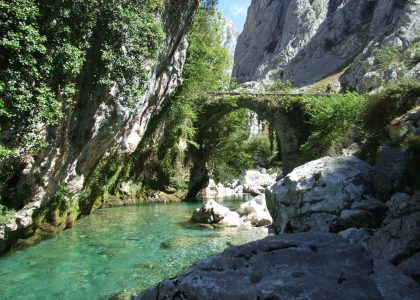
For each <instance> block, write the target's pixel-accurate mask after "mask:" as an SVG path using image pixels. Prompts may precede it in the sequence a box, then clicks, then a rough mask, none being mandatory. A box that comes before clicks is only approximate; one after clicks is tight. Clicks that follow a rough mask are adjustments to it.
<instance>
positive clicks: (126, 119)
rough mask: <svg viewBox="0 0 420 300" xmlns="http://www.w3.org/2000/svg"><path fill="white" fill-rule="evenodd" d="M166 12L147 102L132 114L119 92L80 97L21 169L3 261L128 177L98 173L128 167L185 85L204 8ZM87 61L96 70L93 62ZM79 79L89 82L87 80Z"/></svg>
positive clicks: (185, 5) (175, 5) (0, 236)
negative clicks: (189, 51) (191, 39)
mask: <svg viewBox="0 0 420 300" xmlns="http://www.w3.org/2000/svg"><path fill="white" fill-rule="evenodd" d="M165 5H166V8H165V12H164V14H163V15H162V16H161V19H162V22H163V24H164V31H165V36H166V39H165V43H164V47H163V50H162V52H161V54H160V58H159V59H158V60H157V61H149V62H147V63H146V65H145V66H144V68H145V69H146V70H149V76H148V78H149V80H148V82H147V84H146V90H145V92H144V93H143V95H142V96H141V98H139V99H130V102H134V103H135V105H134V107H133V106H128V105H126V104H125V103H127V101H124V100H127V99H120V97H119V96H116V95H118V93H117V91H118V86H117V85H116V84H114V85H111V86H108V87H107V88H106V89H105V90H97V91H84V90H83V89H81V90H80V91H79V93H78V97H77V98H76V99H75V100H74V101H75V103H72V104H64V105H65V107H64V108H63V110H64V116H63V117H62V119H61V120H60V123H59V125H57V126H56V127H55V128H51V129H50V132H47V133H46V134H47V136H48V142H49V145H50V146H49V147H48V148H47V149H44V150H42V151H41V152H38V153H36V154H34V155H31V156H27V157H25V158H24V159H23V162H21V164H20V172H18V173H17V174H15V175H14V180H13V182H10V184H9V190H10V191H11V192H13V193H14V194H13V195H16V196H14V199H15V200H16V201H15V202H16V203H17V202H19V204H18V205H17V206H18V207H15V209H17V213H16V214H15V216H14V218H12V219H11V220H10V221H9V222H8V223H7V224H0V253H3V252H5V251H7V250H8V249H10V248H11V247H14V246H16V245H25V244H31V243H32V242H34V241H36V240H37V239H39V238H42V237H44V238H45V237H50V236H52V235H54V234H55V233H57V232H59V231H61V230H63V229H65V228H67V227H70V226H72V223H73V222H74V220H75V219H76V218H77V217H79V216H83V215H86V214H89V213H90V212H91V211H93V210H94V209H96V208H97V207H98V206H99V204H98V203H96V202H95V199H93V198H92V197H91V195H92V194H95V191H93V190H95V189H98V188H97V187H98V186H104V185H109V184H112V176H114V175H115V174H117V175H118V174H120V173H121V172H122V171H124V169H125V166H124V165H112V167H109V168H108V169H112V171H113V173H112V174H111V175H112V176H111V179H110V178H107V180H108V181H105V182H102V180H104V178H106V177H104V176H103V175H104V174H103V172H105V171H104V170H103V169H101V168H100V166H103V165H106V164H108V165H109V162H110V161H112V162H115V161H122V162H124V161H125V162H127V157H129V155H131V154H133V153H134V152H135V151H136V149H137V148H138V146H139V144H140V142H141V141H142V140H143V139H144V136H145V133H146V130H147V128H148V126H149V121H150V120H151V118H152V117H153V116H155V115H156V114H158V112H159V111H160V110H161V108H162V106H164V105H165V103H166V102H167V101H168V95H169V94H170V93H171V92H172V91H173V90H174V89H175V88H176V86H177V85H178V84H179V83H180V80H181V75H182V70H183V66H184V62H185V57H186V48H187V42H186V38H185V36H186V33H187V32H188V30H189V28H190V25H191V21H192V18H193V15H194V13H195V11H196V9H197V7H198V1H196V0H187V1H182V2H179V1H167V2H166V4H165ZM87 61H88V62H89V61H90V63H91V64H94V61H95V60H94V59H90V60H89V58H87ZM92 68H94V66H92ZM80 77H81V78H82V80H83V74H82V76H80ZM95 183H97V186H95ZM122 188H123V189H124V187H122ZM105 189H106V188H105Z"/></svg>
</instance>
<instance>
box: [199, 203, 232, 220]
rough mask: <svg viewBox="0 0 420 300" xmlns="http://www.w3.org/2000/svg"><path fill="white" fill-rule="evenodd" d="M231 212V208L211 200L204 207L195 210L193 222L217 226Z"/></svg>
mask: <svg viewBox="0 0 420 300" xmlns="http://www.w3.org/2000/svg"><path fill="white" fill-rule="evenodd" d="M229 212H230V210H229V208H227V207H224V206H223V205H220V204H219V203H217V202H216V201H214V200H209V201H207V202H206V203H205V204H204V205H203V207H201V208H197V209H195V210H194V212H193V216H192V220H193V221H195V222H198V223H204V224H215V223H219V222H220V221H222V220H223V218H224V217H225V216H227V214H228V213H229Z"/></svg>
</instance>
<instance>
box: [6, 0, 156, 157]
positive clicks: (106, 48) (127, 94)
mask: <svg viewBox="0 0 420 300" xmlns="http://www.w3.org/2000/svg"><path fill="white" fill-rule="evenodd" d="M162 9H163V0H134V1H128V0H116V1H111V0H105V1H95V0H75V1H65V0H53V1H37V0H16V1H8V0H0V11H1V14H0V32H2V38H1V39H0V66H1V68H0V124H1V129H0V142H1V143H2V144H3V147H8V148H11V149H13V148H16V147H21V148H22V146H23V148H24V149H26V150H29V149H30V148H33V147H35V148H36V147H45V146H46V142H45V141H40V136H42V135H41V134H40V133H41V132H43V131H44V130H45V127H46V126H54V125H56V124H57V122H58V120H59V118H60V116H61V115H62V111H61V107H62V105H63V104H64V103H65V102H69V103H70V102H72V101H73V98H75V97H77V96H78V95H77V93H78V91H80V89H81V87H82V86H83V88H84V91H83V92H84V93H85V94H87V95H93V94H94V92H95V90H96V89H97V88H98V87H103V86H104V85H109V84H110V83H111V82H115V83H116V84H117V85H118V90H119V94H118V95H117V96H118V97H119V98H120V99H122V100H121V101H125V102H126V104H127V105H133V101H134V100H135V99H136V97H137V96H138V95H139V94H141V93H142V92H143V90H144V83H145V80H146V79H147V74H148V73H147V72H148V71H147V70H146V69H145V68H144V64H145V63H146V62H148V61H150V60H154V59H156V58H157V56H158V55H159V50H160V48H161V45H162V41H163V35H164V34H163V24H162V22H161V21H160V19H159V18H158V16H159V12H162ZM82 74H83V76H82Z"/></svg>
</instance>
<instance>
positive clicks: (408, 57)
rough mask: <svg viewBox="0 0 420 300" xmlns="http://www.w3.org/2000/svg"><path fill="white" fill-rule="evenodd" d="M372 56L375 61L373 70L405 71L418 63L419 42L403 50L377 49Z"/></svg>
mask: <svg viewBox="0 0 420 300" xmlns="http://www.w3.org/2000/svg"><path fill="white" fill-rule="evenodd" d="M373 56H374V57H375V61H376V64H375V65H374V66H373V69H374V70H384V71H392V70H399V69H400V70H402V71H407V70H408V69H410V68H412V67H413V66H415V65H416V64H417V63H419V62H420V42H415V43H413V44H411V45H410V46H409V47H407V48H406V49H404V50H400V49H398V48H395V47H392V46H384V47H381V48H377V49H375V50H374V52H373Z"/></svg>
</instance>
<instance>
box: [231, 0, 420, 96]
mask: <svg viewBox="0 0 420 300" xmlns="http://www.w3.org/2000/svg"><path fill="white" fill-rule="evenodd" d="M418 5H419V2H418V0H415V1H389V0H370V1H366V0H354V1H342V0H313V1H290V0H285V1H272V0H259V1H256V0H254V1H252V3H251V6H250V7H249V9H248V16H247V21H246V24H245V27H244V31H243V32H242V33H241V35H240V36H239V39H238V45H237V47H236V51H235V64H234V69H233V77H235V78H236V79H237V81H238V82H240V83H242V82H246V81H257V80H259V81H272V80H276V79H283V80H285V79H287V80H291V81H292V83H293V84H294V85H295V86H298V87H300V86H305V85H308V84H311V83H313V82H316V81H318V80H320V79H322V78H323V77H325V76H327V75H329V74H331V73H333V72H335V71H337V69H339V68H340V67H342V66H344V65H345V64H347V63H348V62H349V61H350V62H351V63H350V68H349V69H348V71H347V72H346V74H345V76H344V77H343V78H342V81H343V84H344V85H346V86H350V87H352V88H356V89H357V90H359V91H360V92H366V91H370V90H374V89H377V88H378V87H380V86H382V85H383V84H384V82H386V81H389V80H392V79H398V78H401V77H403V76H406V75H407V76H411V77H414V78H416V76H418V74H419V72H418V68H417V69H416V68H413V69H412V70H404V69H401V68H390V70H389V71H387V72H382V71H377V70H376V69H375V68H374V69H372V67H374V66H375V65H376V64H377V62H376V61H375V59H374V55H373V53H374V49H376V48H377V47H380V46H382V45H384V44H386V45H390V46H393V47H397V48H398V49H402V48H406V47H407V46H408V45H410V44H411V43H413V42H415V41H416V40H418V35H419V32H420V25H419V22H417V21H416V20H418V19H419V18H420V12H419V9H418ZM358 54H359V55H358ZM355 55H356V56H357V57H356V59H355ZM415 70H417V71H415Z"/></svg>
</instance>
